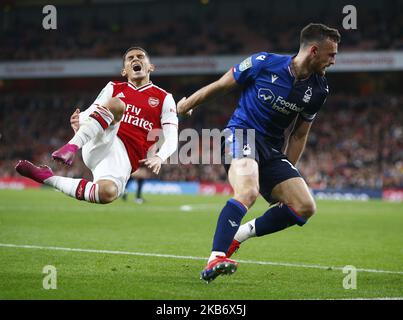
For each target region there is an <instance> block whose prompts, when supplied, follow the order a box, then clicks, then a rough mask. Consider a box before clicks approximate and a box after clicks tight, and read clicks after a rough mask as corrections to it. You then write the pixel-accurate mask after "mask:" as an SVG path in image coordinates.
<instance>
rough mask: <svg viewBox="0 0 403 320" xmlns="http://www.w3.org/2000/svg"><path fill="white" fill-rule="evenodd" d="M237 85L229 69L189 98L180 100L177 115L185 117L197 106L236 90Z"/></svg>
mask: <svg viewBox="0 0 403 320" xmlns="http://www.w3.org/2000/svg"><path fill="white" fill-rule="evenodd" d="M237 85H238V84H237V82H236V81H235V79H234V75H233V74H232V69H231V70H229V71H228V72H227V73H225V74H224V75H223V76H222V77H221V78H220V79H218V80H217V81H214V82H212V83H210V84H209V85H207V86H205V87H203V88H201V89H199V90H197V91H196V92H195V93H193V94H192V95H191V96H190V97H188V98H183V99H182V100H180V101H179V102H178V105H177V110H178V114H180V115H185V114H187V113H188V112H189V111H190V110H193V109H194V108H196V107H197V106H199V105H201V104H203V103H206V102H209V101H211V100H213V99H215V98H217V97H218V96H221V95H224V94H226V93H228V92H229V91H231V90H233V89H234V88H236V87H237Z"/></svg>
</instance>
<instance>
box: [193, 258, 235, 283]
mask: <svg viewBox="0 0 403 320" xmlns="http://www.w3.org/2000/svg"><path fill="white" fill-rule="evenodd" d="M237 267H238V263H237V262H235V261H234V260H230V259H228V258H227V257H222V256H217V257H216V258H215V259H213V260H211V261H210V262H209V263H208V264H207V266H206V267H205V268H204V270H203V271H202V272H201V273H200V279H202V280H205V281H207V283H210V282H211V281H213V280H214V279H215V278H217V277H218V276H219V275H226V274H227V275H231V274H233V273H234V272H235V271H236V269H237Z"/></svg>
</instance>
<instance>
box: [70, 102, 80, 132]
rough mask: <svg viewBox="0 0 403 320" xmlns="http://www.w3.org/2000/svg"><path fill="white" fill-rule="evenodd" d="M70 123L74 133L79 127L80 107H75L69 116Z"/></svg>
mask: <svg viewBox="0 0 403 320" xmlns="http://www.w3.org/2000/svg"><path fill="white" fill-rule="evenodd" d="M70 125H71V127H72V128H73V130H74V133H76V132H77V131H78V129H79V128H80V109H78V108H77V109H76V111H74V113H73V114H72V115H71V117H70Z"/></svg>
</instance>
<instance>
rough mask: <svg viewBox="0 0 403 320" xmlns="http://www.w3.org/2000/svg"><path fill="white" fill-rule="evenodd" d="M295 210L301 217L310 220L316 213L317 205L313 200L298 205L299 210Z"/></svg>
mask: <svg viewBox="0 0 403 320" xmlns="http://www.w3.org/2000/svg"><path fill="white" fill-rule="evenodd" d="M295 210H296V211H297V212H298V214H300V215H301V216H303V217H305V218H307V219H309V218H310V217H312V216H313V215H314V213H315V212H316V203H315V201H313V200H307V201H304V202H303V203H301V204H300V205H298V206H297V208H295Z"/></svg>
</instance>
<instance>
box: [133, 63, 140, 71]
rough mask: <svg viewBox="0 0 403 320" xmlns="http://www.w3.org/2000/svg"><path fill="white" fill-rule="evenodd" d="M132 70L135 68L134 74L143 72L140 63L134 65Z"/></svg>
mask: <svg viewBox="0 0 403 320" xmlns="http://www.w3.org/2000/svg"><path fill="white" fill-rule="evenodd" d="M132 68H133V71H134V72H139V71H141V69H142V67H141V64H140V63H133V65H132Z"/></svg>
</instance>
